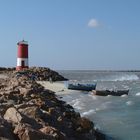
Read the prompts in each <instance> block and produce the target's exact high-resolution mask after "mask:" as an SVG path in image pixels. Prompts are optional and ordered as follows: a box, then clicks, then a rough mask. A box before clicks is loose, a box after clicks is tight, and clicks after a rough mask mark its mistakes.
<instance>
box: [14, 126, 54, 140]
mask: <svg viewBox="0 0 140 140" xmlns="http://www.w3.org/2000/svg"><path fill="white" fill-rule="evenodd" d="M14 133H15V134H16V135H18V138H19V139H20V140H56V139H54V138H53V136H51V135H47V134H44V133H42V132H41V131H37V130H35V129H32V128H31V126H29V125H25V124H18V125H17V126H16V128H15V130H14Z"/></svg>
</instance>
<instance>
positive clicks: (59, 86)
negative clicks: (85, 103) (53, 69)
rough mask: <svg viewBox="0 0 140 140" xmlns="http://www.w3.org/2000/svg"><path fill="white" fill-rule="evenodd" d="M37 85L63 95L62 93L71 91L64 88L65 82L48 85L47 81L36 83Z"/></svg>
mask: <svg viewBox="0 0 140 140" xmlns="http://www.w3.org/2000/svg"><path fill="white" fill-rule="evenodd" d="M37 83H39V84H41V85H42V86H44V87H45V88H46V89H49V90H51V91H54V92H56V93H63V94H64V93H68V92H69V91H71V90H68V89H67V88H66V87H65V82H63V81H59V82H53V83H50V82H48V81H37Z"/></svg>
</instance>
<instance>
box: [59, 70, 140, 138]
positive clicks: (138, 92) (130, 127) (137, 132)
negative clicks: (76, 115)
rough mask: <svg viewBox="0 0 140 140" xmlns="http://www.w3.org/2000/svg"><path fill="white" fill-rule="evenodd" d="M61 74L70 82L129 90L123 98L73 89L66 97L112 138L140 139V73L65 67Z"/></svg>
mask: <svg viewBox="0 0 140 140" xmlns="http://www.w3.org/2000/svg"><path fill="white" fill-rule="evenodd" d="M59 73H60V74H61V75H63V76H64V77H66V78H68V79H69V80H70V82H80V83H97V87H96V89H98V90H106V89H109V90H122V89H129V94H128V95H122V96H119V97H118V96H96V95H93V94H92V93H91V92H84V91H74V90H73V91H70V92H69V94H63V95H62V99H63V100H64V101H66V102H67V103H68V104H70V105H72V106H73V107H74V109H75V111H77V112H80V114H81V116H83V117H87V118H89V119H90V120H91V121H93V122H94V125H95V128H96V129H99V130H100V131H101V132H103V133H105V134H106V135H107V136H108V138H107V139H108V140H112V139H113V140H140V72H134V71H92V70H89V71H88V70H86V71H85V70H83V71H82V70H77V71H75V70H63V71H59Z"/></svg>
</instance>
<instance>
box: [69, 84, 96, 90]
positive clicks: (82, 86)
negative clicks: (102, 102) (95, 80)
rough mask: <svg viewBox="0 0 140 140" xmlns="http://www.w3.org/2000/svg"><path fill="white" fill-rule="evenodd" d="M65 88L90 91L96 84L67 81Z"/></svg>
mask: <svg viewBox="0 0 140 140" xmlns="http://www.w3.org/2000/svg"><path fill="white" fill-rule="evenodd" d="M67 88H68V89H72V90H83V91H92V90H95V88H96V84H83V83H68V84H67Z"/></svg>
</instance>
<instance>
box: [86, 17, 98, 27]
mask: <svg viewBox="0 0 140 140" xmlns="http://www.w3.org/2000/svg"><path fill="white" fill-rule="evenodd" d="M99 26H100V23H99V21H98V20H97V19H94V18H93V19H90V20H89V22H88V27H91V28H97V27H99Z"/></svg>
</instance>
